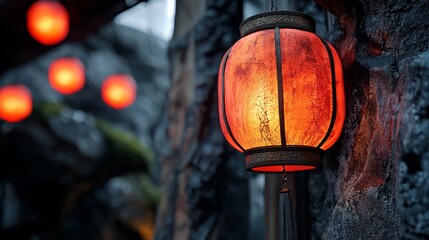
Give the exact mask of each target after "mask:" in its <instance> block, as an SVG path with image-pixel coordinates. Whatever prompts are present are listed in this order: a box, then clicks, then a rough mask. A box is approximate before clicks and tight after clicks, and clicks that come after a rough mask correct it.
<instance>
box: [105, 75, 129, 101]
mask: <svg viewBox="0 0 429 240" xmlns="http://www.w3.org/2000/svg"><path fill="white" fill-rule="evenodd" d="M101 96H102V98H103V100H104V102H106V103H107V104H108V105H109V106H111V107H112V108H114V109H122V108H126V107H128V106H129V105H131V104H132V103H133V102H134V100H135V99H136V82H135V80H134V79H133V78H132V77H131V76H130V75H127V74H116V75H111V76H109V77H108V78H107V79H106V80H104V82H103V85H102V86H101Z"/></svg>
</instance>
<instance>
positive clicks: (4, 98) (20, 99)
mask: <svg viewBox="0 0 429 240" xmlns="http://www.w3.org/2000/svg"><path fill="white" fill-rule="evenodd" d="M32 108H33V100H32V98H31V92H30V91H29V90H28V88H27V87H25V86H24V85H10V86H6V87H3V88H0V119H3V120H5V121H7V122H11V123H15V122H19V121H21V120H23V119H25V118H27V117H28V116H29V115H30V114H31V111H32Z"/></svg>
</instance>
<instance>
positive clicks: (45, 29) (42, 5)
mask: <svg viewBox="0 0 429 240" xmlns="http://www.w3.org/2000/svg"><path fill="white" fill-rule="evenodd" d="M69 21H70V20H69V14H68V12H67V10H66V9H65V8H64V6H63V5H62V4H61V3H59V2H54V1H37V2H35V3H33V5H31V7H30V8H29V9H28V12H27V28H28V31H29V32H30V35H31V36H32V37H33V38H34V39H36V40H37V41H39V42H40V43H42V44H44V45H54V44H57V43H59V42H61V41H63V40H64V39H65V38H66V37H67V35H68V33H69V28H70V27H69Z"/></svg>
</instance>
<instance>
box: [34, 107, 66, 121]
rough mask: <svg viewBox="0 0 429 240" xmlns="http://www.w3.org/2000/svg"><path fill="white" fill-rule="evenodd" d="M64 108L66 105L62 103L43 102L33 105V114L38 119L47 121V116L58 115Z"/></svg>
mask: <svg viewBox="0 0 429 240" xmlns="http://www.w3.org/2000/svg"><path fill="white" fill-rule="evenodd" d="M65 108H67V106H66V105H64V104H62V103H54V102H44V103H41V104H38V105H37V106H35V108H34V111H33V114H34V115H35V116H36V117H38V118H39V119H41V120H44V121H47V120H48V119H49V118H52V117H54V116H58V115H59V114H60V113H61V111H62V110H64V109H65Z"/></svg>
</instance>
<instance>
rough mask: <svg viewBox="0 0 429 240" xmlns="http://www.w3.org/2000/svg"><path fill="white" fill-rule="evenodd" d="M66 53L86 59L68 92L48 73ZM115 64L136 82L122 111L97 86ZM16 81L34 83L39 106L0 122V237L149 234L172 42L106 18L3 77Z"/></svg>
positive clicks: (155, 198)
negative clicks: (77, 86)
mask: <svg viewBox="0 0 429 240" xmlns="http://www.w3.org/2000/svg"><path fill="white" fill-rule="evenodd" d="M64 56H66V57H70V56H72V57H77V58H80V59H81V60H82V62H83V63H84V65H85V68H86V81H87V82H86V84H85V87H84V88H83V89H82V91H80V92H78V93H76V94H73V95H70V96H63V95H61V94H59V93H57V92H55V91H54V90H53V89H52V88H51V87H50V86H49V83H48V80H47V69H48V66H49V64H50V62H51V61H53V60H54V59H56V58H58V57H64ZM116 73H127V74H130V75H132V76H133V77H134V79H135V80H136V82H137V87H138V96H137V99H136V102H135V103H134V104H133V105H132V106H130V107H129V108H126V109H123V110H120V111H117V110H113V109H111V108H109V107H108V106H107V105H106V104H105V103H104V102H103V101H102V99H101V94H100V87H101V83H102V81H103V79H104V78H105V77H107V76H108V75H109V74H116ZM11 83H22V84H25V85H26V86H27V87H28V88H29V89H30V91H31V93H32V95H33V101H34V111H33V113H32V115H31V116H30V117H29V118H28V119H26V120H24V121H22V122H20V123H17V124H9V123H5V122H3V121H2V122H0V152H1V156H0V176H1V178H0V196H1V197H0V239H30V238H35V239H52V238H53V237H56V238H58V239H106V238H109V237H110V238H113V239H150V238H151V237H150V236H151V235H153V224H154V215H155V210H156V206H157V202H158V199H159V192H158V190H157V188H156V187H155V184H154V180H157V179H154V178H152V177H150V173H149V171H152V172H153V173H156V172H157V171H158V170H157V168H156V167H153V165H152V163H153V160H154V156H155V153H156V152H157V150H156V147H155V146H156V145H158V144H156V141H157V140H158V141H159V139H160V137H155V136H158V135H160V134H159V133H157V132H156V131H155V127H156V126H157V125H158V124H159V120H160V116H161V113H162V112H163V106H164V102H165V99H166V94H167V89H168V87H169V85H170V81H169V77H168V61H167V44H166V43H165V42H163V41H161V40H160V39H157V38H155V37H153V36H151V35H147V34H144V33H141V32H138V31H135V30H132V29H128V28H126V27H122V26H116V25H108V26H106V27H104V28H103V29H102V30H101V31H100V32H98V33H96V34H94V35H91V36H90V37H89V38H88V39H87V40H85V41H84V42H82V43H76V44H64V45H61V46H59V47H58V48H56V49H55V50H54V51H51V52H49V53H47V54H45V55H43V56H41V57H40V58H37V59H35V60H33V61H32V62H30V63H28V64H26V65H23V66H20V67H17V68H15V69H12V70H10V71H9V72H7V73H5V74H4V75H2V76H0V85H7V84H11ZM149 148H150V149H152V151H150V150H148V149H149ZM154 175H155V174H154Z"/></svg>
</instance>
